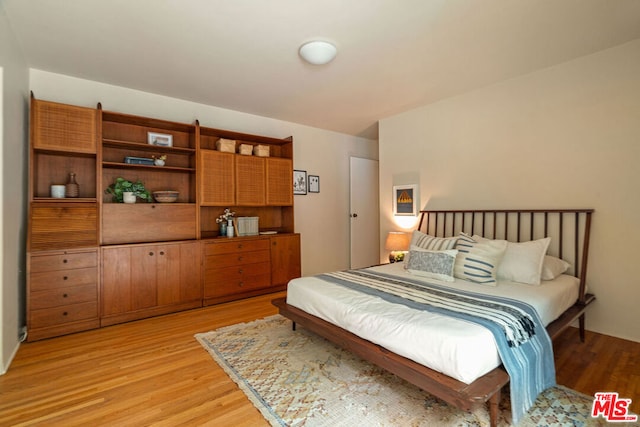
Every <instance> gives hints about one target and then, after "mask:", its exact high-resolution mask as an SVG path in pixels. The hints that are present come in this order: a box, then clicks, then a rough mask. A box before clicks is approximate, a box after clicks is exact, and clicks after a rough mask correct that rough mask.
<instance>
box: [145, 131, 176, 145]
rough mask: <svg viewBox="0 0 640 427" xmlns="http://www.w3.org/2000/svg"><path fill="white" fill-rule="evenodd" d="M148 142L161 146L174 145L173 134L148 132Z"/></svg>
mask: <svg viewBox="0 0 640 427" xmlns="http://www.w3.org/2000/svg"><path fill="white" fill-rule="evenodd" d="M147 143H148V144H150V145H157V146H159V147H173V135H169V134H166V133H156V132H147Z"/></svg>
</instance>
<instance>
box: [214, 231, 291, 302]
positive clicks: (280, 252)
mask: <svg viewBox="0 0 640 427" xmlns="http://www.w3.org/2000/svg"><path fill="white" fill-rule="evenodd" d="M203 257H204V263H203V264H204V266H203V271H204V304H205V305H210V304H217V303H220V302H224V301H231V300H235V299H240V298H246V297H250V296H255V295H260V294H264V293H269V292H276V291H279V290H284V289H286V286H287V283H288V282H289V280H291V279H293V278H295V277H300V235H299V234H283V235H278V236H273V237H269V236H259V237H251V238H249V237H240V238H233V239H225V238H219V239H212V240H207V241H204V242H203Z"/></svg>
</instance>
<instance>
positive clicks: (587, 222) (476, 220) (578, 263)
mask: <svg viewBox="0 0 640 427" xmlns="http://www.w3.org/2000/svg"><path fill="white" fill-rule="evenodd" d="M592 214H593V209H529V210H515V209H487V210H422V211H420V223H419V224H418V230H420V231H422V232H423V233H427V234H430V235H432V236H436V237H451V236H457V235H458V234H459V233H460V232H465V233H467V234H469V235H473V234H477V235H480V236H482V237H486V238H488V239H503V240H508V241H510V242H526V241H529V240H536V239H541V238H544V237H551V244H550V245H549V249H548V251H547V253H548V254H549V255H554V256H557V257H559V258H562V259H564V260H565V261H567V262H568V263H570V264H571V266H572V267H571V269H570V270H569V271H568V273H569V274H572V275H574V276H575V277H578V278H579V279H580V297H579V301H580V302H584V301H585V290H586V277H587V260H588V255H589V237H590V235H589V233H590V230H591V215H592Z"/></svg>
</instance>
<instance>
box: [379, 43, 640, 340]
mask: <svg viewBox="0 0 640 427" xmlns="http://www.w3.org/2000/svg"><path fill="white" fill-rule="evenodd" d="M639 136H640V40H635V41H633V42H630V43H627V44H624V45H621V46H618V47H615V48H612V49H608V50H605V51H602V52H599V53H596V54H593V55H589V56H585V57H582V58H579V59H577V60H573V61H570V62H567V63H563V64H559V65H557V66H554V67H550V68H548V69H545V70H541V71H538V72H535V73H532V74H529V75H526V76H523V77H519V78H515V79H512V80H508V81H505V82H502V83H499V84H496V85H493V86H490V87H486V88H483V89H480V90H477V91H474V92H471V93H467V94H464V95H461V96H458V97H455V98H450V99H447V100H444V101H441V102H438V103H434V104H431V105H427V106H424V107H421V108H418V109H415V110H412V111H409V112H406V113H404V114H400V115H397V116H394V117H391V118H388V119H385V120H382V121H381V122H380V201H381V235H384V234H385V233H386V231H389V230H392V229H396V228H398V225H396V224H394V222H393V218H392V216H391V215H390V211H391V206H392V204H391V203H392V200H391V186H392V185H394V184H398V183H405V182H397V181H402V180H406V179H407V176H409V179H411V177H413V178H414V179H417V180H418V182H419V184H420V191H421V199H422V202H421V206H425V205H427V206H428V207H429V208H433V209H437V208H441V209H448V208H451V209H454V208H536V207H538V208H563V207H564V208H594V209H595V214H594V216H593V223H592V236H591V250H590V257H589V271H588V278H587V285H588V286H589V290H590V291H591V292H593V293H594V294H595V295H596V297H597V301H596V302H595V303H594V305H593V306H592V307H591V308H590V309H589V312H588V314H587V329H590V330H593V331H597V332H601V333H605V334H608V335H613V336H617V337H621V338H627V339H630V340H634V341H640V328H638V325H640V310H638V308H637V305H638V302H639V301H640V286H638V278H637V277H636V276H637V274H638V273H637V272H636V271H635V267H636V266H637V264H638V259H637V258H638V254H639V252H638V243H639V242H640V226H639V224H638V219H639V218H640V191H639V190H638V185H639V184H640V167H639V166H638V163H639V162H640V140H639Z"/></svg>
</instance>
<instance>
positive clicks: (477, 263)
mask: <svg viewBox="0 0 640 427" xmlns="http://www.w3.org/2000/svg"><path fill="white" fill-rule="evenodd" d="M456 249H457V250H458V256H457V257H456V264H455V267H454V269H453V275H454V276H455V277H457V278H459V279H464V280H468V281H470V282H473V283H480V284H483V285H490V286H496V285H497V280H496V272H497V271H498V265H499V264H500V260H501V259H502V256H503V255H504V252H505V250H506V249H507V242H506V241H505V240H488V241H485V242H476V241H475V240H473V239H472V238H471V236H469V235H468V234H466V233H460V236H459V237H458V241H457V242H456Z"/></svg>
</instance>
